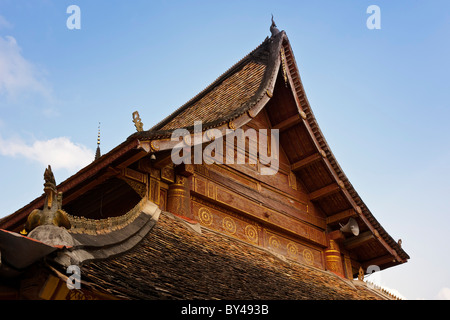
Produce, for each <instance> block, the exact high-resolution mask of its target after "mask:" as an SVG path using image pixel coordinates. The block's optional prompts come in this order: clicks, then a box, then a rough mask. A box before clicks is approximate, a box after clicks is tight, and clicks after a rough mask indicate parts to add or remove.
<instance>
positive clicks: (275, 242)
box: [269, 236, 280, 249]
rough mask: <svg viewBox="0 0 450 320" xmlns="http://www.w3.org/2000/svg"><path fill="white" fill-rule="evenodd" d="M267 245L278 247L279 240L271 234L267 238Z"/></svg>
mask: <svg viewBox="0 0 450 320" xmlns="http://www.w3.org/2000/svg"><path fill="white" fill-rule="evenodd" d="M269 246H270V247H272V248H274V249H278V248H279V247H280V240H278V238H277V237H275V236H271V237H270V238H269Z"/></svg>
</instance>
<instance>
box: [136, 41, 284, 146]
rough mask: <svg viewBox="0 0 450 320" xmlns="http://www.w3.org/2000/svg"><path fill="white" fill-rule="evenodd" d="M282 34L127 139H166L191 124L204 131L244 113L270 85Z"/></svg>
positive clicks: (190, 126)
mask: <svg viewBox="0 0 450 320" xmlns="http://www.w3.org/2000/svg"><path fill="white" fill-rule="evenodd" d="M283 35H284V32H280V33H279V34H278V35H277V36H275V37H272V38H266V39H265V40H264V42H263V43H261V44H260V45H259V46H258V47H257V48H256V49H254V50H253V51H252V52H250V53H249V54H248V55H246V56H245V57H244V58H242V59H241V60H240V61H238V62H237V63H236V64H235V65H233V66H232V67H231V68H229V69H228V70H227V71H226V72H224V73H223V74H222V75H221V76H220V77H218V78H217V79H216V80H215V81H214V82H213V83H211V84H210V85H209V86H208V87H206V88H205V89H204V90H203V91H201V92H200V93H199V94H197V95H196V96H195V97H193V98H192V99H191V100H189V101H188V102H186V103H185V104H184V105H182V106H181V107H180V108H178V109H177V110H176V111H175V112H173V113H172V114H170V115H169V116H167V117H166V118H165V119H163V120H162V121H160V122H159V123H158V124H156V125H155V126H154V127H153V128H151V129H150V130H148V131H142V132H138V133H135V134H133V135H131V136H130V137H129V139H130V138H139V139H145V138H152V139H153V138H155V137H165V136H170V134H171V132H172V131H173V130H174V129H179V128H187V129H191V128H192V127H193V125H194V121H202V126H203V128H204V129H208V128H214V127H217V126H219V125H221V124H223V123H225V122H227V121H230V120H232V119H234V118H236V117H238V116H239V115H241V114H243V113H245V112H246V111H248V110H249V109H250V108H251V107H252V106H254V105H255V104H256V103H257V102H258V101H259V100H260V99H261V97H262V96H263V95H264V94H265V93H266V91H267V89H268V87H269V85H270V84H272V83H271V81H273V79H274V71H276V70H277V69H276V66H277V63H276V61H277V57H278V51H279V48H280V45H281V40H282V39H283Z"/></svg>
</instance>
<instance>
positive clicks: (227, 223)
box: [222, 217, 236, 234]
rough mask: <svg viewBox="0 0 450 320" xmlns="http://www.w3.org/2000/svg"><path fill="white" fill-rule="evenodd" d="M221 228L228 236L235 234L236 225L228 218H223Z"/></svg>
mask: <svg viewBox="0 0 450 320" xmlns="http://www.w3.org/2000/svg"><path fill="white" fill-rule="evenodd" d="M222 226H223V228H224V229H225V231H226V232H227V233H229V234H234V233H235V232H236V223H235V222H234V220H233V219H231V218H230V217H225V218H223V221H222Z"/></svg>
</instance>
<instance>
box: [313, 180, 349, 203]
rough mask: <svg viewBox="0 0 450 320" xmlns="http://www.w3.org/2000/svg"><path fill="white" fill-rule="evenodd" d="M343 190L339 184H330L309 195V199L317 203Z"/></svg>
mask: <svg viewBox="0 0 450 320" xmlns="http://www.w3.org/2000/svg"><path fill="white" fill-rule="evenodd" d="M339 190H341V188H340V187H339V185H338V184H337V183H333V184H330V185H328V186H326V187H323V188H320V189H319V190H316V191H313V192H311V193H310V194H309V199H310V200H311V201H317V200H319V199H321V198H323V197H326V196H329V195H331V194H334V193H336V192H339Z"/></svg>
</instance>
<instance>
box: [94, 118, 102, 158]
mask: <svg viewBox="0 0 450 320" xmlns="http://www.w3.org/2000/svg"><path fill="white" fill-rule="evenodd" d="M100 156H101V153H100V122H99V123H98V136H97V151H96V152H95V160H97V159H98V158H100Z"/></svg>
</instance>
